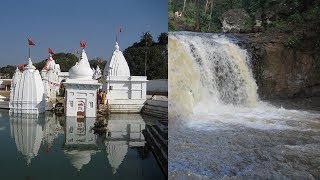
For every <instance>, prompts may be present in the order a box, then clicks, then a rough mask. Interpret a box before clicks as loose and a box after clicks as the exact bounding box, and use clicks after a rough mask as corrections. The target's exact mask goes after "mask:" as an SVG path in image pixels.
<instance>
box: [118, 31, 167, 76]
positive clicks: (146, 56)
mask: <svg viewBox="0 0 320 180" xmlns="http://www.w3.org/2000/svg"><path fill="white" fill-rule="evenodd" d="M167 44H168V34H167V33H161V34H160V36H159V37H158V41H157V42H155V41H154V40H153V37H152V36H151V34H149V33H145V34H143V35H142V36H141V40H140V42H137V43H134V44H133V45H132V46H130V47H128V48H127V49H126V50H125V51H124V56H125V58H126V59H127V62H128V65H129V68H130V71H131V75H134V76H144V75H145V73H146V75H147V77H148V79H167V78H168V51H167ZM145 63H146V66H145Z"/></svg>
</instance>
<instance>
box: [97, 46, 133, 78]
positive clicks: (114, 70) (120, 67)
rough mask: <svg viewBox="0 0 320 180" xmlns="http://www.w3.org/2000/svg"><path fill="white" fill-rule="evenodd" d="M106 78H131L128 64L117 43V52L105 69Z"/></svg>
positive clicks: (115, 51)
mask: <svg viewBox="0 0 320 180" xmlns="http://www.w3.org/2000/svg"><path fill="white" fill-rule="evenodd" d="M103 74H104V77H105V78H107V76H108V75H110V76H130V69H129V66H128V63H127V61H126V59H125V57H124V56H123V54H122V52H121V51H120V48H119V45H118V43H117V42H116V45H115V50H114V52H113V55H112V57H111V60H110V61H109V62H108V64H107V65H106V67H105V69H104V72H103Z"/></svg>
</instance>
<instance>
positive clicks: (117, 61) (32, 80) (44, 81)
mask: <svg viewBox="0 0 320 180" xmlns="http://www.w3.org/2000/svg"><path fill="white" fill-rule="evenodd" d="M28 41H29V45H30V46H33V45H35V44H34V43H33V42H32V41H31V40H29V39H28ZM80 46H81V47H82V52H81V55H80V58H79V60H78V62H77V63H76V64H75V65H74V66H73V67H71V68H70V70H69V71H68V72H61V70H60V65H59V64H56V62H55V60H54V59H53V57H52V55H53V54H54V53H53V51H52V50H51V49H50V48H49V49H48V52H49V57H48V58H47V61H46V63H45V65H44V67H43V68H42V70H41V73H39V70H37V69H36V67H35V66H34V65H33V64H32V61H31V58H30V53H29V59H28V65H26V66H25V67H24V66H22V67H20V68H18V67H17V70H16V72H15V74H14V76H13V78H12V83H11V89H10V102H9V108H10V113H13V114H40V113H43V112H45V110H53V109H54V108H55V106H56V104H58V103H60V104H63V107H64V113H65V115H66V116H68V117H72V116H76V117H96V116H97V112H98V111H97V109H99V107H100V106H99V103H98V95H99V93H101V92H103V93H104V94H105V97H106V99H105V101H106V102H107V106H106V107H105V108H106V109H107V110H108V112H111V113H112V112H117V113H118V112H120V113H121V112H124V113H127V112H129V113H137V112H140V111H141V108H142V107H143V104H144V103H145V101H146V86H147V84H146V83H147V77H146V76H131V75H130V69H129V66H128V63H127V61H126V59H125V57H124V56H123V54H122V52H121V51H120V47H119V44H118V42H115V49H114V52H113V54H112V56H111V59H110V60H109V61H108V62H107V64H106V66H105V68H104V71H103V72H102V71H101V69H100V67H99V66H96V69H94V68H93V67H91V66H90V64H89V60H88V57H87V54H86V51H85V47H86V43H85V42H82V41H81V42H80ZM29 52H30V47H29ZM61 87H64V91H63V92H64V94H62V95H61V94H60V93H61V91H60V88H61ZM58 95H60V97H61V96H62V98H63V101H62V102H61V101H60V102H59V99H58ZM60 100H61V98H60Z"/></svg>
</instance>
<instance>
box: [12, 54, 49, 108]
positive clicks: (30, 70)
mask: <svg viewBox="0 0 320 180" xmlns="http://www.w3.org/2000/svg"><path fill="white" fill-rule="evenodd" d="M9 107H10V113H26V114H39V113H43V112H44V111H45V101H44V87H43V83H42V80H41V76H40V74H39V71H38V70H36V67H34V66H33V65H32V61H31V59H30V58H29V62H28V65H27V66H25V67H24V70H23V72H21V71H20V70H19V69H18V68H17V70H16V72H15V74H14V76H13V78H12V82H11V89H10V102H9Z"/></svg>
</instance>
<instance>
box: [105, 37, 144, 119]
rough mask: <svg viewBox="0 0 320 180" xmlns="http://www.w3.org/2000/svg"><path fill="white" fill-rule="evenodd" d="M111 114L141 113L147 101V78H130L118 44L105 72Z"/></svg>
mask: <svg viewBox="0 0 320 180" xmlns="http://www.w3.org/2000/svg"><path fill="white" fill-rule="evenodd" d="M103 76H104V80H105V82H106V83H104V86H103V90H104V91H106V92H107V99H108V105H109V111H110V112H135V113H136V112H140V111H141V108H142V106H143V104H144V102H145V101H146V83H147V77H146V76H130V69H129V66H128V63H127V61H126V59H125V57H124V56H123V54H122V52H121V51H120V47H119V45H118V43H117V42H116V44H115V50H114V52H113V55H112V57H111V60H110V61H109V62H108V63H107V65H106V66H105V69H104V72H103Z"/></svg>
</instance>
